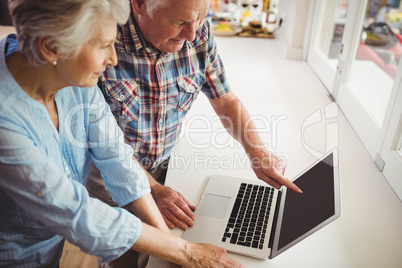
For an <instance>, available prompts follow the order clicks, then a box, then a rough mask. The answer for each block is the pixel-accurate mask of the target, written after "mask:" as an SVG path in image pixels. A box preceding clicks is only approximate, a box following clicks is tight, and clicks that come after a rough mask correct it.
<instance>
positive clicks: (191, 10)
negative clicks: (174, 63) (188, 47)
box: [135, 0, 210, 52]
mask: <svg viewBox="0 0 402 268" xmlns="http://www.w3.org/2000/svg"><path fill="white" fill-rule="evenodd" d="M167 2H168V4H167V5H166V6H162V7H159V8H157V9H156V11H155V12H154V14H153V15H152V17H150V16H149V15H148V14H147V12H141V14H136V16H135V17H136V20H137V23H138V25H139V27H140V29H141V33H142V35H143V36H144V38H145V39H146V40H147V41H148V42H149V43H151V44H152V45H153V46H154V47H155V48H157V49H159V50H161V51H163V52H175V51H179V50H180V49H181V48H182V47H183V44H184V42H185V41H186V40H187V41H193V40H194V38H195V33H196V31H197V29H198V27H199V25H200V22H201V19H203V18H204V17H205V16H206V15H207V14H208V8H209V4H210V1H209V0H167ZM143 10H144V9H143Z"/></svg>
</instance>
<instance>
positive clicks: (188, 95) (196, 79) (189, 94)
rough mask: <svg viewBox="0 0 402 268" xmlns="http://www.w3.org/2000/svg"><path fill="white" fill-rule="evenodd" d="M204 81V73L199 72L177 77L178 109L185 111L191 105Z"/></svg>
mask: <svg viewBox="0 0 402 268" xmlns="http://www.w3.org/2000/svg"><path fill="white" fill-rule="evenodd" d="M205 81H206V78H205V74H204V73H201V72H198V73H195V74H191V75H186V76H182V77H180V78H179V81H178V86H179V102H178V105H177V109H178V111H180V112H183V111H187V110H188V109H189V108H190V107H191V105H192V104H193V102H194V101H195V100H196V99H197V96H198V93H200V90H201V89H202V86H203V85H204V83H205Z"/></svg>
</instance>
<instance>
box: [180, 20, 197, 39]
mask: <svg viewBox="0 0 402 268" xmlns="http://www.w3.org/2000/svg"><path fill="white" fill-rule="evenodd" d="M198 25H199V23H198V21H196V22H192V23H188V24H186V25H185V26H184V28H183V31H182V34H183V37H184V38H185V39H186V40H187V41H190V42H191V41H193V40H194V39H195V32H196V31H197V28H198Z"/></svg>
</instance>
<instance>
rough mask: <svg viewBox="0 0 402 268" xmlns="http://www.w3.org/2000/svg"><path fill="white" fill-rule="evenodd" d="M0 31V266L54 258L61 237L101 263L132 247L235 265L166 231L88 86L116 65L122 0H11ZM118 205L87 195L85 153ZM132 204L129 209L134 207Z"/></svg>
mask: <svg viewBox="0 0 402 268" xmlns="http://www.w3.org/2000/svg"><path fill="white" fill-rule="evenodd" d="M9 8H10V13H11V16H12V19H13V22H14V25H15V27H16V29H17V33H18V35H17V36H18V38H17V37H16V36H15V35H9V36H8V37H6V38H5V39H3V40H1V41H0V52H1V54H0V99H1V103H0V137H1V139H0V266H6V267H56V266H57V265H58V262H59V259H60V255H61V252H62V248H63V243H64V239H67V240H68V241H70V242H71V243H73V244H75V245H77V246H79V247H80V248H81V249H82V250H83V251H84V252H87V253H89V254H92V255H97V256H99V257H100V258H101V259H102V261H104V262H107V261H110V260H113V259H115V258H117V257H119V256H121V255H122V254H123V253H124V252H126V251H128V250H130V249H133V250H136V251H140V252H144V253H147V254H150V255H155V256H158V257H160V258H163V259H166V260H168V261H171V262H175V263H177V264H181V265H183V266H184V267H206V266H208V267H210V266H227V267H234V266H238V265H239V264H237V263H236V262H234V261H232V260H231V259H230V258H229V257H228V256H227V254H226V252H225V251H224V250H223V249H221V248H218V247H215V246H212V245H204V244H193V243H189V242H187V241H184V240H182V239H180V238H178V237H175V236H173V235H171V234H170V233H169V232H168V228H167V227H166V225H165V223H164V221H163V219H162V216H161V215H160V213H159V211H158V209H157V207H156V205H155V203H154V201H153V199H152V197H151V195H150V189H149V184H148V179H147V177H146V175H145V173H144V171H143V170H142V169H141V167H140V166H139V164H138V163H137V162H136V161H135V160H133V158H132V154H133V152H132V149H131V147H130V146H127V145H125V144H124V142H123V136H122V133H121V131H120V129H119V127H118V126H117V124H116V121H115V120H114V117H113V115H112V114H111V112H110V110H109V108H108V105H107V104H106V103H105V101H104V98H103V96H102V94H101V93H100V91H99V89H98V88H97V87H95V85H96V83H97V81H98V77H99V76H100V75H101V74H102V72H103V71H104V70H105V68H106V66H107V65H115V64H116V55H115V50H114V39H115V35H116V23H119V24H123V23H125V22H126V20H127V19H128V16H129V11H130V7H129V4H128V3H127V2H126V1H125V0H57V1H55V0H10V1H9ZM90 159H92V161H93V162H94V164H95V165H96V166H97V167H98V168H99V169H100V171H101V172H102V177H103V178H104V179H105V181H106V185H107V188H108V190H109V192H110V193H111V195H112V197H113V198H114V200H115V201H116V203H117V204H118V205H119V206H120V207H123V206H124V207H125V208H126V209H127V210H125V209H122V208H112V207H109V206H108V205H106V204H104V203H102V202H100V201H98V200H96V199H93V198H90V197H89V196H88V192H87V191H86V189H85V184H86V179H87V176H88V172H89V160H90ZM130 212H131V213H130Z"/></svg>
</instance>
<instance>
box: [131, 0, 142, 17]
mask: <svg viewBox="0 0 402 268" xmlns="http://www.w3.org/2000/svg"><path fill="white" fill-rule="evenodd" d="M131 5H132V7H133V11H134V14H136V15H144V12H145V1H144V0H131Z"/></svg>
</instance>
